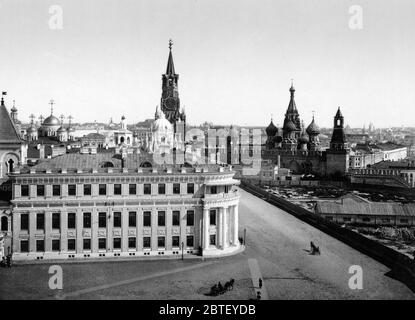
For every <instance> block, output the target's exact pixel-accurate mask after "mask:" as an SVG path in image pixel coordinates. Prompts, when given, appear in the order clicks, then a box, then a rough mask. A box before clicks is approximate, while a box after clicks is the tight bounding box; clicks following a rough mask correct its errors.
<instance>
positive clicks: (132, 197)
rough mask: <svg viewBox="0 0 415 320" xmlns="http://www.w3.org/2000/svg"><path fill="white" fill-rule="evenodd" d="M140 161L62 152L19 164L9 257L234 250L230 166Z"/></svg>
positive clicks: (233, 192)
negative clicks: (35, 163)
mask: <svg viewBox="0 0 415 320" xmlns="http://www.w3.org/2000/svg"><path fill="white" fill-rule="evenodd" d="M140 161H142V157H141V156H140V155H138V154H131V155H130V154H129V155H127V157H126V158H125V159H123V158H121V156H120V155H117V154H110V153H99V154H96V155H90V154H76V153H74V154H65V155H61V156H58V157H56V158H53V159H45V160H43V161H40V162H39V164H37V165H35V166H32V167H27V166H22V167H19V168H16V170H15V171H14V172H13V173H12V174H11V175H10V177H11V179H12V183H13V187H12V188H13V197H12V200H11V203H12V205H13V215H12V216H13V223H12V226H13V230H12V234H13V259H14V260H36V259H74V258H83V259H85V258H99V257H118V256H123V257H129V256H166V255H178V254H181V253H182V250H183V253H184V254H202V255H204V256H219V255H222V254H227V253H231V252H234V251H236V250H237V249H238V248H239V245H240V244H239V238H238V202H239V195H238V191H237V190H236V189H235V188H234V186H235V185H236V184H237V183H238V180H235V179H234V178H233V176H234V173H235V172H234V171H233V170H232V168H231V167H230V166H219V165H206V166H202V167H199V166H195V167H191V166H190V167H187V166H182V167H179V166H155V165H154V164H149V163H148V161H146V163H145V164H144V163H140Z"/></svg>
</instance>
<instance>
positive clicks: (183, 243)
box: [182, 241, 184, 260]
mask: <svg viewBox="0 0 415 320" xmlns="http://www.w3.org/2000/svg"><path fill="white" fill-rule="evenodd" d="M183 250H184V243H183V241H182V260H183Z"/></svg>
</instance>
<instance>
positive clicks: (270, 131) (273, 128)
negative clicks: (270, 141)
mask: <svg viewBox="0 0 415 320" xmlns="http://www.w3.org/2000/svg"><path fill="white" fill-rule="evenodd" d="M265 132H266V133H267V136H268V137H274V136H275V135H276V134H277V133H278V128H277V127H276V126H275V125H274V122H273V121H272V118H271V122H270V124H269V125H268V127H267V128H266V129H265Z"/></svg>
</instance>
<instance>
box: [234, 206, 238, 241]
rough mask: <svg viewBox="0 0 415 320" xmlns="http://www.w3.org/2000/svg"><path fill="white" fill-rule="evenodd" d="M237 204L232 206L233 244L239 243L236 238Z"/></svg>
mask: <svg viewBox="0 0 415 320" xmlns="http://www.w3.org/2000/svg"><path fill="white" fill-rule="evenodd" d="M238 214H239V213H238V205H235V206H233V245H234V246H237V245H238V244H239V239H238V223H239V221H238V220H239V217H238Z"/></svg>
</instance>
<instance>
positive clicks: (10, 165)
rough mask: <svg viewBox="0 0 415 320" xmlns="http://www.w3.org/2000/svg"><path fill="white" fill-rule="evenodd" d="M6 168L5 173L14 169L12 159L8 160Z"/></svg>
mask: <svg viewBox="0 0 415 320" xmlns="http://www.w3.org/2000/svg"><path fill="white" fill-rule="evenodd" d="M6 166H7V173H10V172H13V169H14V160H13V159H9V160H8V161H7V162H6Z"/></svg>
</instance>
